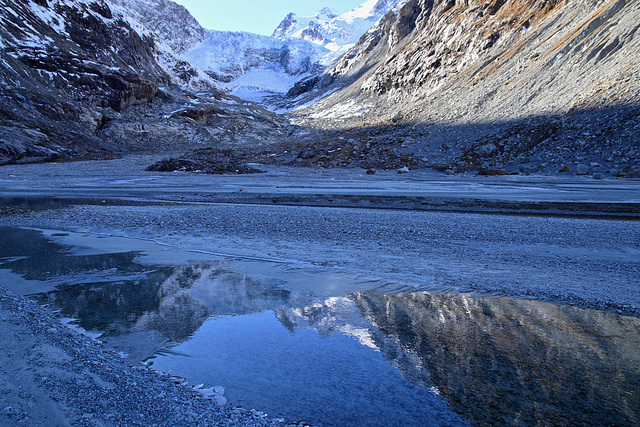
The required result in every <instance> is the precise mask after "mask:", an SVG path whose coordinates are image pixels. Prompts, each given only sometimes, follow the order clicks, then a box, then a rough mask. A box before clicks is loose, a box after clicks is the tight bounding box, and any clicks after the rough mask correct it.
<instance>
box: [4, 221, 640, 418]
mask: <svg viewBox="0 0 640 427" xmlns="http://www.w3.org/2000/svg"><path fill="white" fill-rule="evenodd" d="M84 237H86V238H87V241H84V240H83V238H84ZM84 237H83V236H82V235H73V234H71V235H69V234H67V233H54V232H44V233H43V232H41V231H36V230H23V229H15V228H6V227H0V281H1V283H2V285H3V286H5V287H8V288H9V289H11V290H13V291H15V292H17V293H21V294H28V295H30V296H32V297H33V298H36V299H37V300H38V301H41V302H42V303H46V304H49V305H50V306H52V307H54V308H55V309H57V310H59V311H60V315H61V317H63V318H66V319H73V321H72V322H73V323H74V324H76V325H77V326H79V327H80V328H82V329H83V330H85V331H91V332H93V333H94V334H95V335H96V336H99V339H100V340H102V341H103V342H105V343H106V344H107V345H109V346H111V347H113V348H114V349H115V350H116V351H120V352H123V354H127V355H128V357H131V358H132V359H135V360H150V361H151V362H152V363H153V364H152V367H153V368H154V369H158V370H162V371H165V372H171V373H173V374H175V375H179V376H182V377H185V378H186V379H187V380H188V381H189V383H191V384H201V383H204V384H205V385H206V386H207V387H210V386H223V387H224V388H225V390H226V397H227V399H228V400H229V402H230V403H231V404H234V405H238V406H244V407H248V408H256V409H259V410H262V411H264V412H266V413H268V414H269V415H270V416H273V417H284V418H286V419H290V420H297V419H303V420H305V421H308V422H311V423H313V424H316V425H326V426H330V425H338V426H344V425H356V424H357V425H371V426H375V425H380V426H394V425H402V426H411V425H416V426H418V425H465V424H469V423H470V424H479V425H486V424H492V425H493V424H516V425H531V424H538V423H542V424H610V425H638V424H640V352H639V351H638V349H640V319H637V318H634V317H626V316H620V315H617V314H614V313H608V312H601V311H597V310H585V309H579V308H575V307H566V306H558V305H554V304H550V303H547V302H540V301H533V300H518V299H512V298H498V297H482V298H479V297H472V296H469V295H466V294H451V293H433V292H429V291H426V290H424V289H412V291H411V292H407V287H406V286H403V285H401V284H396V283H387V282H381V281H372V280H365V279H363V278H361V277H354V276H351V275H347V274H344V273H341V272H339V271H336V270H331V269H321V268H315V267H313V266H301V265H294V264H290V263H289V264H287V263H275V262H268V261H259V260H247V259H238V258H230V257H219V256H218V257H216V256H210V257H208V258H207V257H206V256H203V255H202V254H200V255H198V256H197V257H196V256H195V255H193V258H194V260H192V261H191V262H185V260H187V259H188V258H189V255H187V256H185V255H184V254H181V255H180V256H178V255H177V253H178V252H179V251H180V250H179V249H177V248H169V252H170V253H171V255H174V254H175V256H174V257H172V256H169V258H168V259H174V260H176V262H168V261H166V260H165V262H162V263H158V262H156V261H157V260H158V259H159V258H158V257H157V256H155V255H157V254H156V253H155V251H159V250H160V247H159V246H156V245H153V244H146V245H145V246H144V248H143V250H142V249H139V248H137V246H139V245H137V244H136V242H134V241H131V242H128V243H127V242H126V240H125V241H124V242H123V239H120V240H119V241H118V242H116V243H114V240H113V239H109V238H106V239H95V238H90V236H84ZM89 241H90V242H89ZM71 243H72V244H71ZM127 245H128V246H127ZM123 246H124V247H123ZM101 247H102V249H101ZM118 247H121V248H120V249H119V250H118ZM128 248H136V250H127V249H128ZM162 250H163V251H165V252H166V251H167V250H168V249H167V248H166V247H164V248H162ZM195 258H197V259H195ZM165 259H166V257H165ZM154 260H155V261H154ZM177 260H179V261H177Z"/></svg>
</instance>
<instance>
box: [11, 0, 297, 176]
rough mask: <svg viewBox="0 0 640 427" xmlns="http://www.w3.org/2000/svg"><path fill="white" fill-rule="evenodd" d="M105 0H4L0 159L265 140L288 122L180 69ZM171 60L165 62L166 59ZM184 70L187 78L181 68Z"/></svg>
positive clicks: (280, 134)
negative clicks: (194, 86)
mask: <svg viewBox="0 0 640 427" xmlns="http://www.w3.org/2000/svg"><path fill="white" fill-rule="evenodd" d="M130 18H131V17H130V16H124V15H122V14H120V13H118V11H117V8H114V10H112V8H111V7H110V5H109V3H106V2H104V1H101V0H70V1H62V0H31V1H18V0H2V2H1V3H0V21H1V22H2V25H1V26H0V43H1V48H2V49H1V50H0V163H5V162H14V161H23V162H24V161H41V160H52V159H66V158H78V157H82V156H92V157H100V156H110V155H114V154H118V153H124V152H153V153H158V152H175V151H182V150H187V149H192V148H199V147H203V144H206V145H205V146H206V147H212V146H213V147H233V146H236V145H238V144H245V143H246V144H250V145H255V146H261V145H264V144H268V143H269V141H272V140H274V139H278V138H282V137H283V136H284V135H286V134H287V132H288V130H287V122H286V120H284V119H283V118H281V117H278V116H276V115H274V114H272V113H270V112H268V111H267V110H265V109H264V108H262V107H260V106H258V105H254V104H252V103H247V102H244V101H242V100H239V99H237V98H234V97H229V96H226V95H224V93H222V92H220V91H219V90H217V89H216V88H215V87H213V86H211V85H207V82H206V80H200V81H201V84H199V85H198V89H199V91H198V92H197V93H196V92H194V91H193V90H189V89H188V86H189V84H190V82H191V81H192V80H193V78H194V77H197V72H196V71H194V69H193V67H192V66H191V65H190V64H188V63H187V62H185V63H184V64H183V65H184V66H183V67H182V68H181V71H183V72H184V73H185V75H184V76H180V74H179V73H177V72H175V71H176V70H169V69H167V67H166V66H163V65H162V64H161V63H162V61H161V59H160V56H161V55H162V52H163V50H162V49H161V48H160V47H159V45H158V43H157V42H156V40H155V39H154V38H153V37H152V36H150V35H149V34H148V33H147V32H145V31H140V30H136V29H135V28H134V27H133V26H132V25H131V24H130V21H131V19H130ZM165 65H166V64H165ZM183 77H184V78H183Z"/></svg>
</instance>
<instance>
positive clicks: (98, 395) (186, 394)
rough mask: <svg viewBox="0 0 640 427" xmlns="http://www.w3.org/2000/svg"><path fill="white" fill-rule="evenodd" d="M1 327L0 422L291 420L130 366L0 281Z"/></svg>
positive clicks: (248, 422) (205, 423) (229, 423)
mask: <svg viewBox="0 0 640 427" xmlns="http://www.w3.org/2000/svg"><path fill="white" fill-rule="evenodd" d="M0 327H2V334H3V340H2V341H1V342H0V349H1V350H2V353H1V354H0V360H3V359H4V360H3V361H2V363H0V376H1V377H2V378H3V384H2V385H1V386H0V424H1V425H79V426H85V425H86V426H94V425H106V426H110V425H113V426H124V425H127V426H187V425H188V426H212V425H216V426H283V425H297V424H286V423H284V422H283V421H281V420H275V421H274V420H270V419H268V418H267V416H266V415H264V414H262V413H260V412H258V411H252V410H245V409H239V408H233V407H222V408H221V407H217V406H215V405H214V403H212V401H211V400H208V399H205V398H202V397H201V395H200V394H199V393H198V392H196V391H194V389H193V388H192V387H191V386H189V385H187V384H184V383H183V382H181V380H180V379H177V378H174V377H170V376H169V375H165V374H160V373H157V372H155V371H151V370H148V369H146V368H145V367H143V366H131V365H129V364H128V363H127V361H126V360H125V359H122V358H121V357H120V356H118V355H117V354H116V353H114V352H113V351H110V350H106V349H105V348H104V347H103V346H102V345H101V344H100V343H98V342H97V341H94V340H92V339H90V338H88V337H85V336H83V335H79V334H78V333H76V332H75V331H72V330H71V329H69V328H68V327H66V326H64V325H62V324H61V323H60V321H59V319H57V318H56V317H55V316H54V315H52V314H51V313H49V312H48V311H47V310H46V309H45V308H43V307H41V306H39V305H37V304H36V303H35V302H33V301H31V300H28V299H26V298H23V297H19V296H16V295H14V294H12V293H10V292H8V291H7V290H6V289H4V288H1V287H0ZM8 338H11V339H10V340H9V339H8ZM8 357H11V358H12V359H11V360H7V358H8Z"/></svg>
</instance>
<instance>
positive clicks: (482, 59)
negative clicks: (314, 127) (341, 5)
mask: <svg viewBox="0 0 640 427" xmlns="http://www.w3.org/2000/svg"><path fill="white" fill-rule="evenodd" d="M639 10H640V9H639V7H638V6H637V5H636V4H634V3H633V2H631V3H627V2H615V1H609V2H607V1H600V2H586V1H580V0H576V1H571V2H557V1H555V0H548V1H541V2H528V1H522V0H510V1H506V2H478V1H476V2H473V1H472V2H461V1H457V2H456V1H454V2H449V1H435V2H433V1H424V0H411V1H408V2H407V3H406V4H404V5H403V6H402V7H401V8H400V9H399V10H398V11H397V12H396V13H393V12H391V13H388V14H387V15H386V16H385V17H384V18H383V19H382V20H381V21H380V22H379V23H378V24H377V25H376V26H375V27H373V28H372V29H371V30H370V31H369V32H367V34H366V35H365V36H363V37H362V39H361V40H360V41H359V42H358V44H357V45H356V46H355V47H354V48H353V49H352V50H351V51H350V52H348V53H347V54H346V55H344V56H343V57H342V58H341V59H340V60H339V61H337V62H336V64H335V65H334V66H333V67H332V68H331V69H330V70H329V71H328V73H329V74H330V75H332V76H334V77H336V78H338V79H341V80H343V81H345V82H349V83H350V86H349V89H347V90H344V91H341V92H342V93H343V95H339V94H335V95H332V96H329V97H328V99H327V100H326V101H325V102H324V103H323V104H318V105H317V106H316V108H326V107H327V106H329V105H332V104H335V103H336V102H340V101H341V100H344V99H345V94H347V93H348V94H349V96H350V97H354V96H355V97H356V98H357V99H358V100H360V101H361V102H363V103H364V102H365V100H368V101H369V103H372V106H374V107H378V106H382V104H385V105H386V108H385V110H387V111H384V112H385V115H388V117H389V118H390V117H392V116H393V115H395V114H396V113H398V110H402V111H403V117H404V119H405V120H421V119H426V118H428V119H430V120H436V121H442V120H457V119H460V118H464V119H465V120H466V121H469V120H470V119H476V118H480V117H479V115H482V116H484V117H485V118H486V117H487V116H489V117H492V118H498V117H501V118H507V117H513V116H518V117H519V116H521V115H523V114H527V115H530V114H539V113H554V112H566V111H567V110H569V109H570V108H574V109H579V108H583V107H595V106H598V107H602V106H603V105H612V104H617V103H620V102H624V103H629V102H632V101H633V102H636V103H637V102H638V101H639V100H640V98H638V95H637V93H634V92H633V89H634V88H637V85H638V82H637V79H633V78H628V77H630V76H632V75H633V74H634V70H636V71H637V67H638V65H637V60H636V59H637V52H638V46H639V45H640V40H639V37H638V34H637V31H635V22H636V21H637V18H638V15H639V13H640V12H639ZM390 101H393V103H397V104H396V105H393V103H390ZM416 103H417V104H416ZM412 105H413V108H411V106H412ZM445 105H448V107H447V108H445V109H443V108H441V107H444V106H445ZM376 111H378V112H379V113H382V112H383V111H382V110H376Z"/></svg>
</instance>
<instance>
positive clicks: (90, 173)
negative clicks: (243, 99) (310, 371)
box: [0, 157, 640, 419]
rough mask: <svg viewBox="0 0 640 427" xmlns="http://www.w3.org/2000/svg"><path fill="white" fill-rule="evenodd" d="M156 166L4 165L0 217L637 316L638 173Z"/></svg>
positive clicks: (411, 284)
mask: <svg viewBox="0 0 640 427" xmlns="http://www.w3.org/2000/svg"><path fill="white" fill-rule="evenodd" d="M154 160H155V159H153V158H149V157H130V158H126V159H121V160H112V161H101V162H78V163H67V164H41V165H21V166H4V167H2V168H0V196H1V197H2V205H1V206H0V225H4V226H19V227H34V228H41V229H52V230H67V231H80V232H84V233H88V234H93V235H109V236H126V237H130V238H135V239H141V240H151V241H157V242H162V243H164V244H167V245H173V246H176V247H180V248H182V249H187V250H191V251H194V252H197V251H209V252H215V253H224V254H230V255H236V256H240V257H255V258H260V259H273V260H283V261H287V262H292V263H310V264H314V265H320V266H327V267H331V268H338V269H342V270H344V271H347V272H350V273H355V274H360V275H363V276H366V277H371V278H381V279H386V280H390V281H394V282H402V283H405V284H406V286H407V289H408V290H409V289H421V290H429V291H442V292H448V291H453V292H471V293H475V294H480V295H485V294H488V295H506V296H514V297H520V298H532V299H543V300H548V301H551V302H555V303H560V304H570V305H577V306H583V307H592V308H597V309H605V310H613V311H617V312H620V313H623V314H628V315H632V316H640V292H639V286H640V283H639V282H638V278H639V277H640V221H639V219H640V181H637V180H613V179H611V180H593V179H590V178H583V177H572V178H559V177H557V176H530V177H522V176H519V177H493V178H488V177H475V176H474V177H471V176H469V177H459V176H456V177H445V176H444V175H442V174H436V173H434V172H429V171H411V172H409V173H408V174H402V175H400V174H397V173H396V172H395V171H387V172H378V173H377V174H375V175H366V174H365V171H364V170H355V169H354V170H319V169H286V168H269V170H268V171H267V173H264V174H257V175H234V176H230V175H225V176H212V175H202V174H186V173H169V174H161V173H157V172H146V171H145V170H144V169H145V167H146V166H148V165H149V164H151V163H152V162H153V161H154ZM11 309H12V307H11V306H8V307H7V306H6V305H5V308H4V309H3V310H4V311H3V312H2V316H1V319H0V320H2V322H3V324H5V323H7V322H9V323H11V322H13V323H15V321H14V320H11V319H14V318H16V317H20V316H22V317H21V318H24V315H22V314H16V313H13V314H12V313H11ZM7 310H9V311H7ZM15 327H21V326H19V325H18V326H15ZM23 336H24V334H23ZM3 342H4V340H3ZM43 351H44V350H43ZM7 354H8V352H6V351H2V354H1V355H0V357H6V355H7ZM0 366H6V365H5V364H4V363H2V364H0ZM16 384H17V382H16ZM16 387H18V386H17V385H16ZM10 406H11V408H14V407H15V406H14V405H10ZM0 409H1V408H0ZM12 410H13V409H9V410H6V409H5V412H7V411H9V412H11V411H12ZM5 416H6V415H5ZM5 419H6V418H5Z"/></svg>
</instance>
